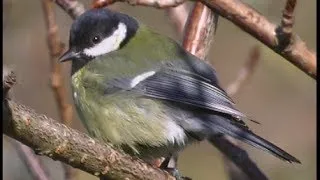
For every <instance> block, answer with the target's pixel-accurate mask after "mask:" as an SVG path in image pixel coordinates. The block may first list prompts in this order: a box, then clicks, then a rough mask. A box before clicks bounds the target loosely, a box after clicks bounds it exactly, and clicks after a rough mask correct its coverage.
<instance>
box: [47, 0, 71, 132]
mask: <svg viewBox="0 0 320 180" xmlns="http://www.w3.org/2000/svg"><path fill="white" fill-rule="evenodd" d="M42 8H43V12H44V17H45V23H46V27H47V35H48V38H47V40H48V48H49V52H50V62H51V71H52V72H51V87H52V90H53V92H54V95H55V98H56V102H57V104H58V107H59V113H60V117H61V119H62V120H63V122H64V123H65V124H66V125H68V126H69V125H71V122H72V106H71V105H70V104H69V103H68V100H67V93H66V88H65V87H64V84H63V78H62V74H61V64H60V63H59V60H58V59H59V56H60V55H61V54H62V53H63V51H64V44H63V43H62V42H61V40H60V37H59V35H58V26H57V24H56V20H55V14H54V4H53V2H52V1H51V0H42Z"/></svg>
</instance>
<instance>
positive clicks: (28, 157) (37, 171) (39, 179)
mask: <svg viewBox="0 0 320 180" xmlns="http://www.w3.org/2000/svg"><path fill="white" fill-rule="evenodd" d="M11 143H12V144H13V145H14V147H15V149H16V150H17V152H18V155H19V157H20V159H21V160H22V161H23V162H24V164H25V165H26V167H27V169H28V170H29V171H30V174H31V175H32V177H33V179H35V180H49V179H50V178H49V176H48V174H47V172H46V170H45V169H44V165H43V164H42V163H41V161H40V159H39V157H38V156H36V155H35V154H34V153H33V150H31V149H30V148H29V147H27V146H25V145H23V144H21V143H19V142H16V141H11Z"/></svg>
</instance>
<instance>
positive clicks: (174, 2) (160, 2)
mask: <svg viewBox="0 0 320 180" xmlns="http://www.w3.org/2000/svg"><path fill="white" fill-rule="evenodd" d="M118 1H121V2H126V3H128V4H130V5H132V6H136V5H140V6H152V7H155V8H169V7H176V6H179V5H180V4H182V3H184V2H185V1H186V0H94V3H93V7H94V8H101V7H105V6H108V5H111V4H113V3H115V2H118Z"/></svg>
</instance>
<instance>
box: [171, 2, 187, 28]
mask: <svg viewBox="0 0 320 180" xmlns="http://www.w3.org/2000/svg"><path fill="white" fill-rule="evenodd" d="M166 12H167V14H168V16H169V19H170V21H171V22H172V23H173V26H174V28H175V29H176V32H178V33H179V34H183V33H184V27H185V24H186V22H187V18H188V9H187V6H186V4H185V3H184V4H181V5H179V6H177V7H172V8H168V9H166Z"/></svg>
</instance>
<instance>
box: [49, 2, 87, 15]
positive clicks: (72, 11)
mask: <svg viewBox="0 0 320 180" xmlns="http://www.w3.org/2000/svg"><path fill="white" fill-rule="evenodd" d="M54 2H55V3H56V4H58V6H60V7H61V8H62V9H63V10H65V11H66V12H67V13H68V14H69V15H70V16H71V18H72V19H75V18H76V17H78V16H80V14H82V13H83V12H84V11H85V9H84V6H83V4H81V3H80V2H79V1H77V0H54Z"/></svg>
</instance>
